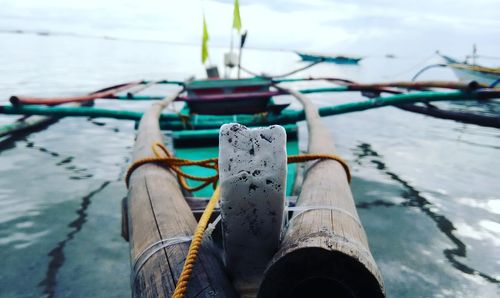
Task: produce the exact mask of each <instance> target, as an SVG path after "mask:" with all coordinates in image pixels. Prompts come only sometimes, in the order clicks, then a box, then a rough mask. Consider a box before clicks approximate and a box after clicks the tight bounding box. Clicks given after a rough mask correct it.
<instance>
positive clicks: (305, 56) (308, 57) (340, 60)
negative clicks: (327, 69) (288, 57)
mask: <svg viewBox="0 0 500 298" xmlns="http://www.w3.org/2000/svg"><path fill="white" fill-rule="evenodd" d="M296 53H297V55H299V56H300V58H301V59H302V61H311V62H316V61H324V62H331V63H337V64H358V62H359V61H360V60H361V59H363V58H361V57H347V56H329V55H317V54H310V53H302V52H296Z"/></svg>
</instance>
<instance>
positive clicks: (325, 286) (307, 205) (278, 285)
mask: <svg viewBox="0 0 500 298" xmlns="http://www.w3.org/2000/svg"><path fill="white" fill-rule="evenodd" d="M283 90H285V91H286V92H288V93H290V94H291V95H293V96H294V97H296V98H297V99H298V100H299V101H301V102H302V104H303V105H304V110H305V114H306V120H307V125H308V130H309V150H308V151H309V153H317V154H334V153H335V146H334V143H333V140H332V136H331V134H330V132H329V130H328V129H327V127H325V126H324V124H323V123H322V122H321V118H320V116H319V114H318V112H317V108H316V107H315V106H314V104H312V102H311V101H310V100H309V99H308V98H307V97H305V96H304V95H302V94H299V93H298V92H295V91H293V90H287V89H283ZM383 296H384V286H383V281H382V277H381V274H380V272H379V270H378V268H377V265H376V264H375V261H374V260H373V257H372V255H371V253H370V250H369V248H368V241H367V238H366V234H365V231H364V229H363V227H362V225H361V222H360V220H359V217H358V214H357V212H356V207H355V204H354V200H353V197H352V193H351V190H350V188H349V184H348V181H347V176H346V173H345V171H344V169H343V168H342V166H341V165H340V163H338V162H336V161H333V160H322V161H318V162H315V163H314V164H312V165H310V166H309V168H308V170H307V172H306V176H305V179H304V182H303V185H302V191H301V193H300V195H299V199H298V202H297V207H296V211H295V212H294V213H293V217H292V219H291V220H290V222H289V225H288V229H287V230H286V233H285V236H284V239H283V240H282V243H281V246H280V249H279V251H278V252H277V253H276V254H275V256H274V258H273V260H272V261H271V263H270V265H269V266H268V269H267V271H266V273H265V276H264V279H263V281H262V283H261V286H260V289H259V297H383Z"/></svg>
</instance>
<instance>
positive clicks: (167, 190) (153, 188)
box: [127, 94, 234, 297]
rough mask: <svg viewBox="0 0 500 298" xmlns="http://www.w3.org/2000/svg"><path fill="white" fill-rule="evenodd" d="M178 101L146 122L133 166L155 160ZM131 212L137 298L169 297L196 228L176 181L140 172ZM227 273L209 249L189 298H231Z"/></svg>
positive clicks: (151, 170) (152, 168)
mask: <svg viewBox="0 0 500 298" xmlns="http://www.w3.org/2000/svg"><path fill="white" fill-rule="evenodd" d="M177 95H178V94H175V95H173V96H171V97H169V98H167V99H165V100H163V101H161V102H158V103H155V104H153V106H152V107H151V108H150V109H149V110H148V111H147V112H146V113H145V114H144V116H143V117H142V119H141V122H140V124H139V129H138V133H137V138H136V143H135V148H134V154H133V160H134V161H136V160H139V159H143V158H146V157H151V156H154V154H153V152H152V149H151V145H152V144H154V143H155V142H162V139H163V136H162V134H161V132H160V128H159V121H158V119H159V117H160V113H161V110H163V109H164V108H165V107H166V106H167V105H168V104H169V103H171V102H172V101H173V100H174V99H175V98H176V97H177ZM127 206H128V212H127V213H128V225H129V227H128V235H129V241H130V256H131V261H132V263H131V264H132V278H131V283H132V296H133V297H170V296H171V295H172V293H173V291H174V289H175V285H176V283H177V279H178V277H179V275H180V273H181V271H182V266H183V263H184V260H185V258H186V255H187V252H188V248H189V241H187V240H189V238H188V237H190V236H192V234H193V232H194V230H195V227H196V220H195V218H194V216H193V215H192V213H191V210H190V208H189V206H188V204H187V203H186V201H185V200H184V197H183V195H182V192H181V189H180V187H179V184H178V182H177V179H176V177H175V175H174V174H173V173H172V172H171V171H169V170H166V169H165V168H163V167H160V166H158V165H155V164H146V165H143V166H141V167H139V168H137V169H136V170H135V171H134V173H133V174H132V176H131V178H130V188H129V193H128V201H127ZM155 243H156V244H157V246H156V247H158V245H159V244H163V246H165V247H163V248H161V249H157V250H155V249H154V247H155ZM160 246H161V245H160ZM151 248H153V249H151ZM148 256H149V258H147V257H148ZM222 268H223V267H222V263H221V262H220V260H219V259H218V257H216V254H214V253H213V251H212V250H211V249H210V247H209V246H208V245H207V243H204V244H203V245H202V248H201V250H200V254H199V258H198V260H197V262H196V265H195V266H194V269H193V273H192V277H191V279H190V281H189V283H188V290H187V293H186V297H213V296H216V297H230V296H232V295H233V293H234V292H233V291H234V290H233V289H232V286H231V284H230V283H229V281H228V280H227V278H226V276H225V274H224V272H223V270H222Z"/></svg>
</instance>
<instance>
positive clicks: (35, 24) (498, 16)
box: [0, 0, 500, 57]
mask: <svg viewBox="0 0 500 298" xmlns="http://www.w3.org/2000/svg"><path fill="white" fill-rule="evenodd" d="M240 5H241V7H240V8H241V16H242V23H243V27H244V29H247V30H248V31H249V38H248V46H249V47H255V48H272V49H286V50H309V51H316V52H330V53H350V54H357V55H370V54H385V53H396V54H399V55H418V54H420V55H424V56H425V55H427V54H428V53H430V52H432V51H434V50H438V49H439V50H441V51H442V52H445V53H451V54H454V55H460V56H462V57H463V56H465V55H466V54H468V52H469V51H470V49H471V48H472V44H473V43H476V44H477V45H478V48H479V51H480V53H483V54H484V55H496V56H499V55H500V1H499V0H474V1H461V0H455V1H454V0H424V1H389V0H351V1H332V0H275V1H272V0H269V1H268V0H254V1H247V0H240ZM0 7H1V9H0V30H1V31H8V30H26V31H49V32H67V33H77V34H86V35H92V36H112V37H121V38H132V39H147V40H161V41H172V42H180V43H190V44H199V43H200V40H201V24H202V23H201V20H202V18H201V16H202V14H203V12H204V13H205V16H206V19H207V23H208V29H209V33H210V38H211V39H210V44H211V45H212V46H215V45H227V44H228V43H229V37H230V32H231V31H230V26H231V23H232V10H233V1H232V0H212V1H209V0H203V1H199V0H196V1H194V0H182V1H174V0H141V1H139V0H86V1H81V0H43V1H39V0H0Z"/></svg>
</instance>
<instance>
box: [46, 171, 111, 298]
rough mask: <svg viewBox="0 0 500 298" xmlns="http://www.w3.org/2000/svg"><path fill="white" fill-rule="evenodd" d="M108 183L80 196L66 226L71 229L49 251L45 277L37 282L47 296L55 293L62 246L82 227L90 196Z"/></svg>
mask: <svg viewBox="0 0 500 298" xmlns="http://www.w3.org/2000/svg"><path fill="white" fill-rule="evenodd" d="M109 183H111V181H106V182H104V183H103V184H101V186H100V187H99V188H97V189H96V190H94V191H92V192H90V193H89V194H88V195H86V196H84V197H83V198H82V200H81V203H80V208H78V210H76V214H77V217H76V219H75V220H73V221H72V222H71V223H70V224H69V225H68V227H70V228H72V229H71V230H70V232H69V233H68V234H67V235H66V238H65V239H64V240H62V241H60V242H59V243H58V244H57V246H56V247H54V248H53V249H52V250H51V251H50V252H49V254H48V256H49V257H50V262H49V265H48V268H47V272H46V274H45V279H44V280H42V281H41V282H40V283H39V286H42V287H43V293H44V294H47V295H48V297H54V295H55V288H56V285H57V280H56V278H57V273H58V271H59V269H60V268H61V267H62V266H63V265H64V260H65V257H64V247H65V246H66V244H67V243H68V242H69V241H71V240H72V239H73V238H74V237H75V235H76V234H77V233H78V232H79V231H80V230H81V229H82V227H83V225H84V224H85V222H86V221H87V209H88V208H89V206H90V204H91V203H92V201H91V199H92V197H93V196H94V195H96V194H97V193H99V192H101V191H102V190H103V189H104V188H105V187H106V186H107V185H108V184H109Z"/></svg>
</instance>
